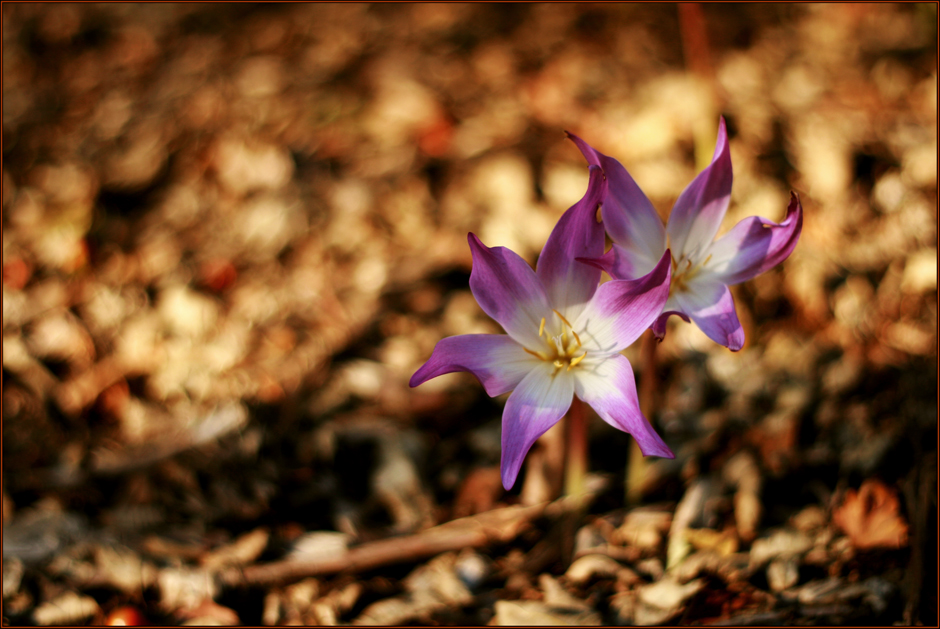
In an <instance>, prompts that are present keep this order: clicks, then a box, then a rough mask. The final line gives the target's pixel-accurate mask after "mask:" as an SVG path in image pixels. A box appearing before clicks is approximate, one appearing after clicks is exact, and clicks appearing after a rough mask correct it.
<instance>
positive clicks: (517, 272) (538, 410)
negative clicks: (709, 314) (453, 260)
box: [411, 166, 673, 489]
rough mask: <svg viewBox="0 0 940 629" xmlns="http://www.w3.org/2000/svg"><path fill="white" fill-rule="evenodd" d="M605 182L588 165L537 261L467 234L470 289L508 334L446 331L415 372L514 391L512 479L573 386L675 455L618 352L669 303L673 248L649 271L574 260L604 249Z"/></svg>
mask: <svg viewBox="0 0 940 629" xmlns="http://www.w3.org/2000/svg"><path fill="white" fill-rule="evenodd" d="M606 191H607V182H606V181H605V179H604V176H603V173H602V171H601V169H600V168H598V167H595V166H592V167H590V181H589V184H588V191H587V193H586V194H585V196H584V198H583V199H581V200H580V201H579V202H578V203H576V204H575V205H573V206H572V207H571V208H570V209H568V211H567V212H565V213H564V214H563V215H562V217H561V218H560V219H559V221H558V224H557V225H556V226H555V228H554V230H553V231H552V233H551V235H550V236H549V238H548V241H547V242H546V243H545V248H544V249H543V250H542V254H541V255H540V256H539V260H538V264H537V265H536V269H535V271H533V270H532V267H531V266H529V264H528V263H527V262H526V261H525V260H523V259H522V258H521V257H519V255H517V254H516V253H514V252H512V251H510V250H509V249H506V248H504V247H492V248H490V247H487V246H486V245H484V244H483V243H482V242H480V239H479V238H477V237H476V236H475V235H474V234H472V233H471V234H469V237H468V240H469V242H470V250H471V253H472V255H473V270H472V271H471V274H470V290H471V292H472V293H473V296H474V297H475V298H476V300H477V303H479V304H480V307H481V308H483V311H484V312H486V314H488V315H489V316H490V317H492V318H493V319H495V320H496V322H497V323H499V324H500V325H501V326H502V327H503V329H504V330H505V331H506V333H507V334H506V335H503V334H465V335H461V336H451V337H448V338H445V339H442V340H441V341H439V342H438V343H437V345H436V346H435V347H434V351H433V353H432V354H431V358H430V359H429V360H428V362H427V363H425V364H424V365H423V366H422V367H421V368H420V369H418V371H417V372H415V374H414V376H412V378H411V386H413V387H415V386H418V385H419V384H422V383H423V382H426V381H428V380H430V379H431V378H435V377H437V376H440V375H442V374H445V373H451V372H454V371H469V372H470V373H472V374H473V375H474V376H476V377H477V379H478V380H479V381H480V382H481V383H482V384H483V388H484V389H486V392H487V394H489V395H490V396H491V397H493V396H497V395H501V394H503V393H507V392H509V391H512V394H511V395H510V396H509V399H508V400H507V401H506V406H505V408H504V410H503V425H502V426H503V429H502V457H501V462H500V469H501V474H502V480H503V487H505V488H506V489H509V488H510V487H512V485H513V484H514V483H515V481H516V477H517V476H518V474H519V469H520V468H521V467H522V461H523V459H524V458H525V455H526V453H527V452H528V451H529V448H531V447H532V444H533V443H535V441H536V439H538V438H539V437H540V436H541V435H542V434H544V433H545V431H547V430H548V429H549V428H551V427H552V426H553V425H554V424H555V423H557V422H558V421H559V420H560V419H561V418H562V417H563V416H564V415H565V413H566V412H567V411H568V408H569V407H570V406H571V400H572V395H577V396H578V397H579V398H580V399H581V400H583V401H584V402H586V403H588V404H589V405H591V407H593V408H594V410H595V411H597V414H598V415H600V416H601V417H602V418H603V419H604V421H606V422H607V423H609V424H610V425H612V426H614V427H615V428H619V429H620V430H623V431H625V432H628V433H630V434H632V435H633V437H634V438H635V439H636V440H637V442H638V443H639V445H640V449H641V451H642V452H643V454H645V455H651V454H652V455H658V456H663V457H670V458H672V457H673V454H672V452H671V451H670V450H669V447H668V446H667V445H666V444H665V443H664V442H663V440H662V439H661V438H660V437H659V435H657V434H656V432H655V431H654V430H653V428H652V427H651V426H650V424H649V422H647V421H646V418H644V417H643V415H642V413H641V412H640V407H639V404H638V400H637V393H636V383H635V382H634V377H633V369H632V368H631V366H630V362H629V361H628V360H627V359H626V358H625V357H624V356H622V355H621V354H620V351H622V350H623V349H624V348H626V347H627V346H628V345H630V344H631V343H632V342H633V341H635V340H636V339H637V338H638V337H639V336H640V334H642V333H643V331H644V330H645V329H646V328H647V327H649V326H650V325H651V324H652V323H653V321H654V320H655V319H656V317H657V316H659V314H660V313H661V312H662V308H663V305H664V304H665V302H666V297H667V295H668V292H669V275H670V268H669V266H670V265H669V256H668V255H664V256H663V257H662V260H660V261H659V264H657V265H655V266H654V268H653V269H652V271H651V272H650V273H649V274H648V275H646V276H645V277H643V278H640V279H636V280H632V281H610V282H606V283H605V284H602V285H600V286H598V284H599V282H600V270H599V269H597V268H595V267H594V266H592V265H589V264H584V263H581V262H578V261H576V258H578V257H587V258H596V257H599V256H600V255H602V254H603V252H604V227H603V225H602V224H601V223H600V222H599V221H598V220H597V219H596V218H595V216H596V213H597V207H598V205H599V204H600V203H601V201H602V200H603V198H604V195H605V194H606Z"/></svg>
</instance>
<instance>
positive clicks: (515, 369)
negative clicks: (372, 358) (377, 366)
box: [409, 334, 543, 397]
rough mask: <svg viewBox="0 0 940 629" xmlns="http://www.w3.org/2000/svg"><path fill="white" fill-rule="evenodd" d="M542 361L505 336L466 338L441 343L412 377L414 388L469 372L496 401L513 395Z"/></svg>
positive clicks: (464, 335) (411, 383) (468, 335)
mask: <svg viewBox="0 0 940 629" xmlns="http://www.w3.org/2000/svg"><path fill="white" fill-rule="evenodd" d="M541 364H543V363H542V361H541V360H539V359H537V358H534V357H533V356H530V355H529V354H527V353H525V351H523V349H522V346H521V345H519V344H518V343H516V342H515V341H514V340H512V339H511V338H510V337H508V336H505V335H503V334H463V335H461V336H449V337H447V338H445V339H441V340H440V341H438V342H437V345H435V346H434V351H433V352H431V357H430V358H429V359H428V362H426V363H424V364H423V365H421V368H420V369H418V371H416V372H415V374H414V375H413V376H411V382H410V383H409V384H410V385H411V386H413V387H416V386H418V385H419V384H424V383H425V382H427V381H428V380H430V379H431V378H436V377H438V376H441V375H444V374H445V373H453V372H455V371H469V372H470V373H472V374H473V375H474V376H476V377H477V380H479V381H480V383H481V384H482V385H483V388H484V389H486V393H487V395H489V396H490V397H495V396H497V395H502V394H503V393H506V392H508V391H512V390H513V389H515V388H516V386H517V385H518V384H519V383H520V382H521V381H522V379H523V378H525V376H526V375H527V374H528V373H529V372H530V371H532V369H534V368H535V367H536V366H537V365H541Z"/></svg>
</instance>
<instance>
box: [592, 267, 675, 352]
mask: <svg viewBox="0 0 940 629" xmlns="http://www.w3.org/2000/svg"><path fill="white" fill-rule="evenodd" d="M670 275H671V269H670V257H669V251H668V250H667V251H666V253H665V254H663V257H662V258H661V259H660V261H659V264H657V265H656V268H654V269H653V270H652V271H651V272H650V273H649V274H647V275H644V276H643V277H641V278H640V279H637V280H612V281H610V282H607V283H606V284H601V286H600V288H598V289H597V293H596V294H595V295H594V299H592V300H591V303H589V304H588V306H587V308H585V309H584V312H583V313H582V314H581V316H580V317H579V318H578V319H577V321H576V322H575V323H574V329H575V331H577V332H578V333H579V334H580V338H581V342H582V343H583V344H584V345H583V346H584V348H585V350H586V351H587V353H588V356H591V357H593V356H594V355H595V353H600V354H601V355H607V354H612V353H616V352H619V351H621V350H623V349H624V348H625V347H627V346H628V345H630V344H631V343H633V341H635V340H637V339H638V338H639V337H640V335H641V334H642V333H643V331H644V330H646V328H648V327H650V326H651V325H652V324H653V322H654V321H655V320H656V318H657V317H658V316H659V314H660V313H661V312H662V311H663V306H664V305H665V303H666V299H667V298H668V297H669V279H670Z"/></svg>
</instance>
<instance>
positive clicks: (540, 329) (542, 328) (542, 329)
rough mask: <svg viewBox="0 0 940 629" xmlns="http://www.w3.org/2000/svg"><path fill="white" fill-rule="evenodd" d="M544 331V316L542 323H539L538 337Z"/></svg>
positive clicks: (540, 336)
mask: <svg viewBox="0 0 940 629" xmlns="http://www.w3.org/2000/svg"><path fill="white" fill-rule="evenodd" d="M544 331H545V317H542V323H540V324H539V338H542V333H543V332H544Z"/></svg>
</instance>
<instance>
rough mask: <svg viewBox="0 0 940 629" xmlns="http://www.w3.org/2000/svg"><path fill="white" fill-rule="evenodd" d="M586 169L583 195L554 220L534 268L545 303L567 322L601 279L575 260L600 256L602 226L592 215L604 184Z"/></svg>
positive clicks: (596, 170)
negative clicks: (554, 223)
mask: <svg viewBox="0 0 940 629" xmlns="http://www.w3.org/2000/svg"><path fill="white" fill-rule="evenodd" d="M589 170H590V180H589V181H588V189H587V192H586V193H585V194H584V197H583V198H582V199H581V200H580V201H578V202H577V203H575V204H574V205H573V206H571V207H570V208H569V209H568V211H566V212H565V213H564V214H562V215H561V218H560V219H558V223H557V224H556V225H555V228H554V229H553V230H552V233H551V235H550V236H549V237H548V241H547V242H546V243H545V247H543V248H542V254H541V255H540V256H539V261H538V264H537V265H536V267H535V272H536V274H537V275H538V277H539V279H540V280H541V281H542V286H544V287H545V293H546V294H547V295H548V301H549V303H551V304H552V306H553V307H554V308H556V309H557V310H558V311H559V312H561V313H562V314H563V315H564V316H565V317H566V318H567V319H568V320H569V321H571V320H572V319H575V318H576V317H577V316H578V315H579V314H580V313H581V310H583V308H584V305H585V304H586V303H587V302H588V301H589V300H590V299H591V297H592V296H593V295H594V291H596V290H597V284H598V282H600V279H601V273H600V271H599V270H598V269H596V268H593V267H591V266H589V265H585V264H580V263H578V262H576V261H575V258H577V257H588V258H595V257H598V256H601V255H603V253H604V225H603V224H601V223H599V222H598V221H597V219H596V218H595V216H596V214H597V207H598V206H599V205H600V204H601V201H603V199H604V197H605V196H606V195H607V182H606V181H605V180H604V173H603V172H602V171H601V169H600V168H599V167H597V166H591V167H590V169H589Z"/></svg>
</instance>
